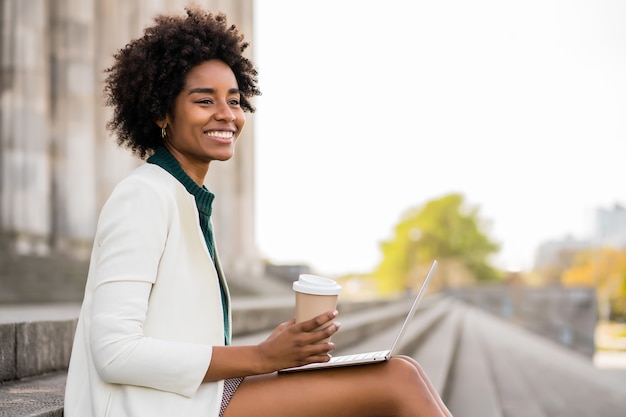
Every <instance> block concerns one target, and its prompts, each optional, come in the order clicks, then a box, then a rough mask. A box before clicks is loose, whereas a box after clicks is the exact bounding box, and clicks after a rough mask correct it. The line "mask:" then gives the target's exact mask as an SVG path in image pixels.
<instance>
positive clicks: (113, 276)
mask: <svg viewBox="0 0 626 417" xmlns="http://www.w3.org/2000/svg"><path fill="white" fill-rule="evenodd" d="M174 204H175V203H174V202H173V200H172V201H170V200H168V198H167V193H163V192H159V190H157V189H156V188H155V185H153V184H152V183H150V182H147V181H142V180H141V179H138V178H130V179H127V180H125V181H123V182H122V183H120V184H119V185H118V187H116V189H115V190H114V191H113V193H112V194H111V197H110V198H109V200H108V201H107V203H106V204H105V206H104V207H103V209H102V213H101V215H100V220H99V222H98V231H97V232H96V239H95V242H94V243H95V245H97V246H98V247H97V249H96V250H97V251H98V256H97V258H96V259H93V258H92V262H94V261H95V262H96V265H95V266H94V267H95V270H94V273H95V276H94V277H91V278H94V279H95V283H94V286H93V288H94V289H93V300H92V310H91V324H90V329H89V336H88V337H89V343H90V350H91V352H92V357H93V358H92V359H93V362H94V365H95V367H96V370H97V372H98V374H99V375H100V377H101V378H102V379H103V380H104V381H106V382H110V383H117V384H129V385H138V386H144V387H150V388H155V389H159V390H163V391H169V392H174V393H178V394H181V395H185V396H191V395H193V394H194V393H195V392H196V390H197V389H198V387H199V385H200V384H201V382H202V379H203V377H204V375H205V373H206V370H207V369H208V366H209V364H210V361H211V355H212V347H211V346H209V345H202V344H194V343H186V342H176V341H170V340H160V339H153V338H149V337H145V336H144V334H143V324H144V322H145V320H146V315H147V309H148V301H149V297H150V292H151V289H152V284H153V283H154V282H155V280H156V276H157V272H158V267H159V260H160V257H161V255H162V253H163V250H164V247H165V245H166V242H167V237H168V224H170V220H171V219H170V216H176V215H177V211H176V210H175V205H174Z"/></svg>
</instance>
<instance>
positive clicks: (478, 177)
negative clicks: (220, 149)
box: [0, 0, 626, 369]
mask: <svg viewBox="0 0 626 417" xmlns="http://www.w3.org/2000/svg"><path fill="white" fill-rule="evenodd" d="M187 3H188V2H187V1H183V0H179V1H175V0H162V1H148V0H143V1H140V0H137V1H127V0H111V1H106V2H105V1H96V0H91V1H82V2H78V1H71V0H49V1H44V0H22V1H18V0H2V1H0V21H1V22H2V28H1V30H2V37H1V45H0V175H1V178H0V250H1V251H0V303H2V304H3V305H6V306H9V305H16V304H17V305H20V304H21V305H31V304H33V303H35V304H37V303H67V302H70V303H78V302H80V300H81V298H82V290H83V286H84V282H85V279H86V270H87V265H88V256H89V252H90V247H91V239H92V238H93V234H94V231H95V225H96V222H97V216H98V212H99V210H100V207H101V206H102V204H103V203H104V201H105V200H106V198H107V196H108V194H109V193H110V191H111V189H112V187H113V186H114V185H115V184H116V183H117V182H118V181H119V180H120V179H121V178H123V177H124V176H125V175H126V174H127V173H128V172H129V171H130V170H131V169H132V168H134V167H135V166H137V165H138V164H140V163H141V161H139V160H137V159H133V158H132V157H131V156H130V154H129V153H128V152H126V151H125V150H120V149H118V148H117V147H116V145H115V138H114V137H110V135H109V133H108V132H107V131H106V130H105V124H106V122H107V120H108V118H109V115H110V109H107V108H105V107H104V103H103V98H102V95H101V91H102V80H103V70H104V69H105V68H107V67H108V66H109V65H111V63H112V55H113V54H114V53H115V52H116V51H117V50H118V49H119V48H121V47H123V45H125V44H126V43H127V42H128V41H129V40H130V39H133V38H136V37H138V36H140V34H141V32H142V30H143V28H144V27H145V26H146V25H148V24H149V23H150V21H151V18H152V17H153V16H154V14H156V13H159V12H164V11H179V10H182V8H183V7H184V5H186V4H187ZM196 3H198V4H201V5H205V6H207V7H210V8H212V9H213V10H221V11H224V12H225V13H226V14H227V15H228V17H229V20H230V21H231V22H233V23H235V24H237V25H238V26H239V27H240V28H241V30H242V32H243V33H244V34H245V36H246V39H248V40H250V41H251V48H250V49H249V51H248V53H249V55H250V56H251V57H252V58H254V60H255V62H256V64H257V66H258V68H259V84H260V88H261V90H262V92H263V95H262V96H261V97H259V98H258V99H257V100H256V102H255V104H256V107H257V109H258V110H257V112H256V113H255V114H254V115H249V116H248V122H247V127H246V130H245V132H244V135H243V136H242V137H241V138H240V142H239V144H238V145H237V146H238V149H237V154H236V156H235V158H234V160H233V161H231V162H228V163H225V164H221V165H220V166H215V167H213V166H212V167H211V172H210V173H209V178H208V179H207V182H208V186H209V188H210V189H211V190H212V191H214V192H215V193H216V194H217V199H216V209H215V218H214V222H215V229H216V236H217V240H218V245H219V246H220V256H221V258H222V262H223V264H224V268H225V270H226V273H227V275H228V277H229V280H230V282H231V283H232V287H233V293H234V295H235V297H247V296H257V295H263V294H267V293H268V292H271V293H275V292H284V293H287V292H288V291H289V286H290V283H291V282H292V281H293V280H294V279H295V278H296V277H297V275H298V274H299V273H302V272H313V273H318V274H322V275H326V276H330V277H332V278H335V279H337V280H339V281H340V282H341V283H342V284H343V286H344V294H343V295H342V297H345V298H346V299H355V300H358V299H372V298H381V297H394V296H398V295H399V294H403V293H406V292H408V291H411V289H412V288H414V287H415V286H416V285H418V284H419V282H420V279H421V278H422V277H423V276H424V271H425V268H427V267H428V265H430V262H431V261H432V259H435V258H436V259H438V260H439V261H440V263H441V268H440V271H439V272H438V275H437V281H436V283H435V284H434V285H433V287H432V290H433V292H438V293H446V294H450V295H453V296H455V297H457V298H458V299H462V300H464V301H466V302H469V303H472V304H475V305H477V306H479V307H481V308H483V309H485V310H487V311H489V312H491V313H493V314H496V315H498V316H499V317H503V318H505V319H506V320H509V321H511V322H513V323H517V324H519V325H521V326H524V327H526V328H528V329H530V330H532V331H534V332H536V333H538V334H541V335H543V336H546V337H547V338H550V339H551V340H553V341H555V342H557V343H559V344H561V345H563V346H566V347H568V348H569V349H572V350H575V351H578V352H581V353H583V354H584V355H585V356H587V357H589V358H593V357H597V358H599V359H597V365H598V366H603V367H623V368H624V369H626V361H625V360H623V359H613V360H612V361H610V362H605V361H604V360H603V359H602V356H601V355H598V353H603V352H611V353H612V354H613V353H615V354H618V355H622V356H619V357H623V353H624V352H625V351H626V325H625V323H626V209H625V205H626V188H624V186H623V179H624V178H626V164H624V162H623V161H624V155H626V122H625V119H624V117H623V115H624V114H625V113H626V99H625V97H626V78H625V77H624V76H623V75H624V74H625V73H626V26H625V25H624V24H623V22H624V19H625V18H626V3H624V2H618V1H609V0H571V1H565V0H561V1H560V0H543V1H539V0H530V1H525V2H509V1H506V2H502V1H495V0H477V1H473V2H466V1H461V0H451V1H445V2H426V1H415V2H406V1H401V0H388V1H385V2H384V3H381V2H379V1H368V0H361V1H356V0H341V1H337V0H335V1H329V0H316V1H297V2H296V1H287V0H274V1H263V0H235V1H203V2H200V1H198V2H196ZM611 357H613V358H615V357H614V356H611Z"/></svg>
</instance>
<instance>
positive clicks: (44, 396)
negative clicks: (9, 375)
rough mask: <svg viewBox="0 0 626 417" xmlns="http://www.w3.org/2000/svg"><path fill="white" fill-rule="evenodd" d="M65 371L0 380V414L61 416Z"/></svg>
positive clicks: (8, 416)
mask: <svg viewBox="0 0 626 417" xmlns="http://www.w3.org/2000/svg"><path fill="white" fill-rule="evenodd" d="M66 378H67V374H66V373H65V372H56V373H53V374H47V375H40V376H37V377H36V378H27V379H23V380H19V381H11V382H6V383H3V384H0V417H26V416H28V417H63V397H64V394H65V380H66Z"/></svg>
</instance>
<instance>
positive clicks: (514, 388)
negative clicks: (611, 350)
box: [470, 309, 626, 417]
mask: <svg viewBox="0 0 626 417" xmlns="http://www.w3.org/2000/svg"><path fill="white" fill-rule="evenodd" d="M470 317H471V318H472V323H473V324H472V325H473V326H474V327H475V329H476V330H477V331H479V332H480V333H481V340H482V341H483V344H484V350H485V351H486V352H487V354H488V355H489V357H490V358H491V362H490V365H491V370H492V379H493V380H494V381H495V384H496V386H497V387H498V391H499V398H500V403H501V404H502V409H503V411H504V413H505V415H506V416H511V417H517V416H522V415H523V416H529V417H534V416H537V417H543V416H553V415H569V416H580V417H583V416H594V417H621V416H624V410H626V385H625V384H624V383H623V381H624V379H623V378H619V377H618V375H617V374H615V375H611V374H607V373H605V372H603V371H602V370H600V369H598V368H595V367H594V366H593V362H592V361H591V360H590V359H589V358H588V357H587V356H586V355H584V354H581V353H578V352H575V351H571V350H567V349H563V348H562V347H561V346H560V345H558V344H557V343H555V342H553V341H551V340H549V339H547V338H543V337H539V336H537V335H535V334H533V333H531V332H528V331H527V330H524V329H521V328H518V327H515V326H511V325H510V324H508V323H506V322H504V321H502V320H499V319H497V318H496V317H494V316H491V315H488V314H485V313H484V312H482V311H479V310H475V309H472V310H471V312H470ZM494 336H495V337H494ZM512 375H514V376H515V378H512V377H511V376H512ZM528 398H534V399H535V402H534V403H532V404H528V402H527V401H528ZM525 402H526V403H525ZM524 403H525V405H524V407H523V408H522V410H520V409H519V407H521V405H522V404H524Z"/></svg>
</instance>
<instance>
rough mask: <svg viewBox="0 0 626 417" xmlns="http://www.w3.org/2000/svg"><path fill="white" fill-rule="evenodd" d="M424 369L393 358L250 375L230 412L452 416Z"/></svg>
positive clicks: (228, 416) (234, 415)
mask: <svg viewBox="0 0 626 417" xmlns="http://www.w3.org/2000/svg"><path fill="white" fill-rule="evenodd" d="M420 370H421V369H420ZM420 370H418V369H417V368H416V367H415V366H414V364H413V363H411V362H410V361H407V360H405V359H402V358H392V359H391V360H390V361H389V362H386V363H382V364H377V365H366V366H351V367H345V368H335V369H327V370H318V371H306V372H296V373H293V374H284V375H277V374H268V375H261V376H257V377H248V378H246V379H245V380H244V382H243V383H242V384H241V386H240V387H239V389H238V390H237V391H236V392H235V395H234V396H233V398H232V400H231V402H230V404H229V405H228V408H227V409H226V412H225V413H224V417H247V416H250V415H254V416H256V417H266V416H267V417H280V416H289V417H319V416H320V415H328V416H334V417H342V416H345V417H354V416H360V417H361V416H362V417H368V416H371V417H384V416H397V417H420V416H423V417H426V416H437V417H446V416H449V414H446V413H445V412H444V411H442V410H441V408H440V404H439V402H438V400H437V398H438V396H437V397H433V394H432V391H431V388H429V386H428V384H427V383H425V382H424V379H423V377H422V375H421V374H420ZM439 401H440V399H439ZM446 411H447V410H446Z"/></svg>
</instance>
